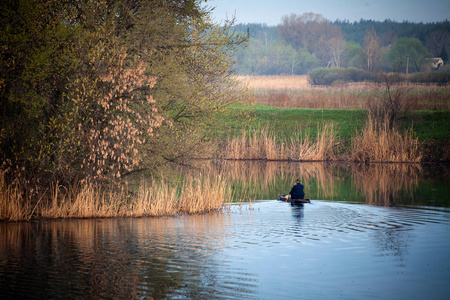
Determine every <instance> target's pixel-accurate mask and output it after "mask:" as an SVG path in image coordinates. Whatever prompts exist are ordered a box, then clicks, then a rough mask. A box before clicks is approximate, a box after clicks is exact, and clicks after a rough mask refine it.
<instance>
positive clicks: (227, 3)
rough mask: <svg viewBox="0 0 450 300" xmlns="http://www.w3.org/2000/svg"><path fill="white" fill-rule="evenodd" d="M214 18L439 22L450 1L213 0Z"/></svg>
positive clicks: (449, 13)
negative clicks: (301, 17)
mask: <svg viewBox="0 0 450 300" xmlns="http://www.w3.org/2000/svg"><path fill="white" fill-rule="evenodd" d="M206 5H207V6H210V7H216V8H215V10H214V11H213V17H214V18H215V20H216V22H221V21H223V20H225V19H226V16H227V15H228V18H230V17H231V16H232V15H233V14H235V15H236V18H237V23H266V24H267V25H277V24H280V23H281V17H282V16H283V15H287V14H290V13H296V14H298V15H301V14H303V13H305V12H313V13H320V14H322V15H323V16H324V17H325V18H327V19H328V20H330V21H335V20H336V19H340V20H349V21H351V22H353V21H359V20H360V19H361V18H362V19H365V20H369V19H372V20H376V21H384V20H385V19H391V20H395V21H399V22H402V21H410V22H416V23H417V22H424V23H429V22H437V21H444V20H446V19H447V20H450V0H209V1H208V2H207V3H206Z"/></svg>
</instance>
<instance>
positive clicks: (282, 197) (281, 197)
mask: <svg viewBox="0 0 450 300" xmlns="http://www.w3.org/2000/svg"><path fill="white" fill-rule="evenodd" d="M278 200H280V201H284V202H288V203H311V200H309V199H291V196H290V195H282V194H279V195H278Z"/></svg>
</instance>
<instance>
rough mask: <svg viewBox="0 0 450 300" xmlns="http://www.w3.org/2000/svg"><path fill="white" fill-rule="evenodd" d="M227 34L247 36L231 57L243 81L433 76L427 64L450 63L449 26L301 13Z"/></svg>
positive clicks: (243, 26) (242, 26) (438, 23)
mask: <svg viewBox="0 0 450 300" xmlns="http://www.w3.org/2000/svg"><path fill="white" fill-rule="evenodd" d="M232 29H234V30H236V31H238V32H244V33H247V32H248V33H250V36H251V38H250V41H249V43H248V45H247V47H245V48H241V49H240V50H239V51H237V53H236V56H235V59H236V61H237V65H236V68H237V72H238V73H239V74H242V75H278V74H296V75H302V74H308V72H310V71H311V70H313V69H317V68H356V69H362V70H367V71H375V70H377V71H386V72H389V71H397V72H403V73H409V74H411V73H417V72H430V71H433V70H434V69H433V67H432V66H431V62H430V58H437V57H439V58H441V59H442V60H443V62H444V65H445V64H447V63H448V62H449V52H450V22H449V21H448V20H445V21H442V22H436V23H412V22H406V21H405V22H396V21H392V20H385V21H383V22H381V21H373V20H363V19H361V20H360V21H358V22H349V21H345V20H344V21H341V20H336V21H333V22H332V21H329V20H327V19H326V18H324V17H323V16H322V15H321V14H316V13H304V14H302V15H297V14H290V15H286V16H284V17H283V18H282V22H281V23H280V24H279V25H277V26H267V25H266V24H257V23H249V24H243V23H241V24H237V25H235V26H233V27H232ZM440 69H441V70H442V67H441V68H440ZM444 69H446V67H444Z"/></svg>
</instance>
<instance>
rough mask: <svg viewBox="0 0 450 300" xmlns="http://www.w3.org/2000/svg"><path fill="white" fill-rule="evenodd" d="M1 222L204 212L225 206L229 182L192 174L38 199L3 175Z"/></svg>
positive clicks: (55, 191)
mask: <svg viewBox="0 0 450 300" xmlns="http://www.w3.org/2000/svg"><path fill="white" fill-rule="evenodd" d="M0 175H1V176H0V220H6V221H21V220H30V219H32V218H108V217H143V216H165V215H176V214H179V213H188V214H195V213H205V212H211V211H215V210H219V209H221V207H222V205H223V204H224V203H225V202H227V201H229V200H230V198H231V188H230V186H229V185H228V183H227V181H226V180H222V179H220V178H219V177H217V176H208V175H207V176H201V177H194V176H192V175H191V176H189V175H187V176H186V177H185V178H184V180H183V182H182V183H171V182H169V181H155V180H153V181H151V182H150V183H149V184H146V183H144V182H141V184H140V187H139V189H138V191H137V192H132V191H130V190H129V189H127V188H126V187H122V188H114V187H110V188H105V187H102V186H100V185H99V184H97V185H96V184H85V185H82V186H80V187H79V188H78V189H77V192H76V193H71V192H69V191H67V190H66V189H65V188H63V187H62V186H58V185H56V186H53V187H52V188H51V189H49V191H48V193H44V194H42V196H41V198H40V199H39V200H38V201H37V202H35V204H33V205H31V203H33V201H32V199H29V198H28V197H27V196H25V195H23V194H22V193H20V190H21V186H20V183H19V182H15V183H13V184H10V185H7V184H6V182H5V180H4V177H5V176H4V174H0Z"/></svg>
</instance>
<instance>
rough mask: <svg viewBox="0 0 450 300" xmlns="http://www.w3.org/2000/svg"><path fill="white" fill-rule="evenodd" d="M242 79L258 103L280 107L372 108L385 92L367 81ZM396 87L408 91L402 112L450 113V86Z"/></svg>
mask: <svg viewBox="0 0 450 300" xmlns="http://www.w3.org/2000/svg"><path fill="white" fill-rule="evenodd" d="M239 80H240V81H241V82H244V83H245V84H246V85H247V86H248V87H249V88H251V89H253V90H254V91H255V97H254V99H255V103H256V104H259V105H267V106H274V107H281V108H293V107H298V108H323V109H368V108H369V109H370V108H371V107H372V108H374V107H377V105H378V104H379V103H378V102H381V101H382V99H383V98H382V97H377V95H378V94H379V93H380V88H381V89H382V90H383V89H384V88H383V87H380V86H379V85H375V84H373V83H365V82H360V83H347V84H341V85H337V86H331V87H330V86H311V85H310V84H309V83H308V79H307V76H306V75H303V76H240V77H239ZM397 87H399V88H400V89H398V90H401V91H405V92H404V93H403V94H402V97H401V98H399V99H398V101H400V102H399V103H397V104H398V105H399V107H400V108H401V109H406V110H450V95H449V91H448V87H442V86H438V85H424V84H411V83H410V84H408V86H407V87H408V88H407V89H405V85H401V84H397V85H395V86H394V87H393V89H394V88H397ZM396 90H397V89H396ZM368 106H369V107H368ZM370 106H371V107H370Z"/></svg>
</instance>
